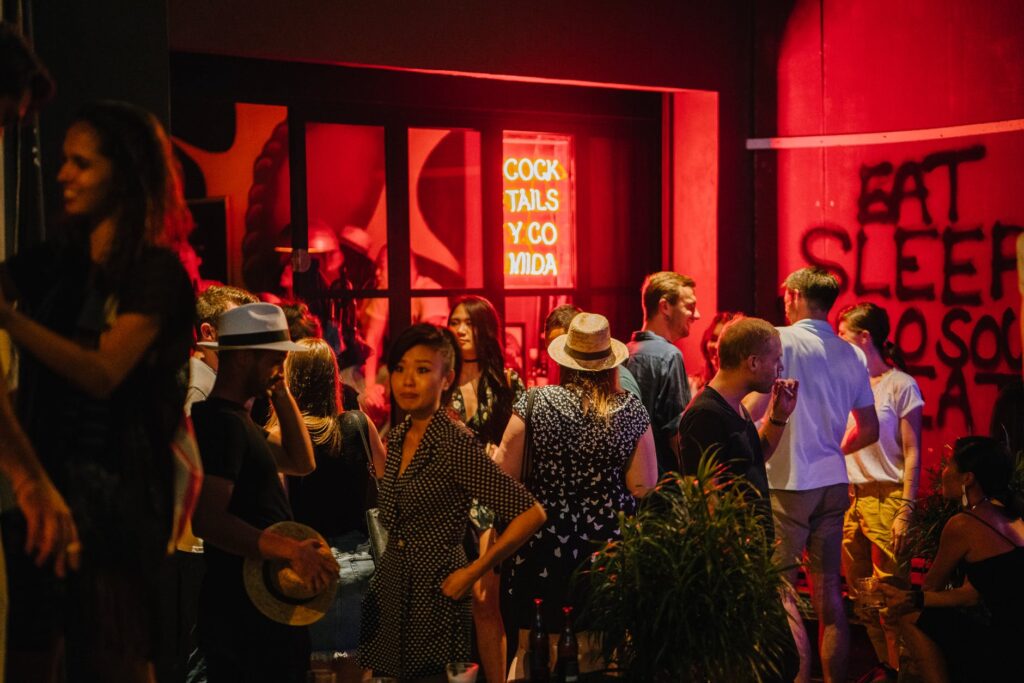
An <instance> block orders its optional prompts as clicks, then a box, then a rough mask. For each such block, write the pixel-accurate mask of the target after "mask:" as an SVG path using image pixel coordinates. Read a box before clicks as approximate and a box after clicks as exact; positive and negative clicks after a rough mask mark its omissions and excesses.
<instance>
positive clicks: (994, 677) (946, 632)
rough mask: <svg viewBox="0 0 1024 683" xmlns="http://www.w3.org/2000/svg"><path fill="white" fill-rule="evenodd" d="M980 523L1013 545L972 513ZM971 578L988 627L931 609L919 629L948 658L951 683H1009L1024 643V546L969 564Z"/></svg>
mask: <svg viewBox="0 0 1024 683" xmlns="http://www.w3.org/2000/svg"><path fill="white" fill-rule="evenodd" d="M964 514H967V515H970V516H971V517H974V518H975V519H977V520H978V521H980V522H981V523H982V524H985V525H986V526H988V527H989V528H991V529H992V531H993V532H994V533H997V534H999V535H1000V536H1002V537H1003V538H1004V539H1005V540H1006V541H1007V542H1008V543H1011V544H1013V541H1012V540H1011V539H1009V538H1007V537H1006V536H1004V535H1003V534H1002V533H1001V532H1000V531H998V530H997V529H995V527H992V526H991V525H990V524H989V523H988V522H986V521H985V520H983V519H981V518H980V517H978V516H977V515H973V514H971V513H970V512H966V511H965V512H964ZM964 570H965V573H966V575H967V580H968V581H970V582H971V585H972V586H974V588H975V589H976V590H977V591H978V593H979V594H980V595H981V600H982V603H983V604H984V606H985V607H986V608H987V611H988V613H989V615H990V619H989V621H988V623H985V622H983V621H980V620H978V619H975V618H972V617H973V613H969V614H967V615H965V614H964V612H963V611H962V610H958V609H951V608H948V607H930V608H925V609H924V610H923V611H922V612H921V616H920V617H919V618H918V620H917V626H918V628H920V629H921V630H922V631H924V633H925V634H926V635H927V636H928V637H929V638H931V639H932V640H934V641H935V642H936V644H938V646H939V648H940V649H941V650H942V652H943V654H944V655H945V656H946V663H947V666H948V668H949V675H950V680H951V681H971V682H972V683H974V682H978V681H1005V680H1014V678H1015V676H1016V675H1019V672H1018V673H1017V674H1015V675H1011V676H1009V677H1007V673H1008V672H1007V671H1006V670H1005V668H1006V667H1007V666H1016V665H1015V664H1013V662H1014V661H1015V660H1016V656H1015V655H1016V653H1017V651H1018V648H1020V646H1021V644H1022V643H1024V580H1022V578H1024V546H1015V547H1014V548H1013V549H1012V550H1008V551H1007V552H1005V553H1001V554H999V555H993V556H992V557H987V558H985V559H984V560H979V561H978V562H965V563H964Z"/></svg>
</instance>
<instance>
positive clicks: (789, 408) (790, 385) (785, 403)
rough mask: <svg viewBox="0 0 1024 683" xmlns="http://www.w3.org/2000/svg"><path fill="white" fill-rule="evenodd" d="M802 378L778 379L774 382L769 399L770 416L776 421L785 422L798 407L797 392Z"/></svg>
mask: <svg viewBox="0 0 1024 683" xmlns="http://www.w3.org/2000/svg"><path fill="white" fill-rule="evenodd" d="M799 389H800V380H797V379H777V380H775V383H774V384H772V392H771V398H769V400H768V417H770V418H771V419H773V420H775V421H776V422H785V421H786V420H788V419H789V416H790V415H792V414H793V411H794V410H795V409H796V398H797V392H798V390H799Z"/></svg>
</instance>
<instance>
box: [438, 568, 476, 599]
mask: <svg viewBox="0 0 1024 683" xmlns="http://www.w3.org/2000/svg"><path fill="white" fill-rule="evenodd" d="M475 581H476V579H475V578H473V572H471V571H470V570H469V567H463V568H461V569H456V570H455V571H453V572H452V573H451V574H449V575H448V578H446V579H445V580H444V581H443V582H442V583H441V592H442V593H444V594H445V595H446V596H448V597H449V598H451V599H452V600H461V599H462V598H464V597H466V593H468V592H469V589H470V588H472V587H473V583H474V582H475Z"/></svg>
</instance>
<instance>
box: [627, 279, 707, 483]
mask: <svg viewBox="0 0 1024 683" xmlns="http://www.w3.org/2000/svg"><path fill="white" fill-rule="evenodd" d="M696 286H697V283H696V282H694V280H693V278H690V277H687V276H685V275H680V274H679V273H674V272H672V271H667V270H664V271H661V272H658V273H652V274H651V275H648V276H647V278H646V279H645V280H644V284H643V289H642V296H643V305H644V326H643V329H641V330H639V331H637V332H634V333H633V337H632V339H631V340H630V342H629V358H628V359H627V360H626V367H627V368H628V369H629V371H630V372H631V373H633V376H634V377H636V381H637V384H638V385H639V386H640V394H641V398H640V400H641V401H642V402H643V404H644V407H645V408H647V413H648V414H649V415H650V417H651V427H652V428H653V429H654V445H655V449H656V450H657V453H658V474H659V475H661V474H663V473H664V472H668V471H672V470H678V469H679V448H678V442H679V437H678V431H679V418H680V416H681V415H682V413H683V409H684V408H686V404H687V403H689V402H690V387H689V384H687V381H686V368H685V367H684V366H683V353H682V352H681V351H680V350H679V349H678V348H677V347H676V346H675V342H676V341H678V340H679V339H682V338H683V337H686V336H688V335H689V334H690V324H691V323H693V322H694V321H695V320H700V311H698V310H697V295H696V294H694V292H693V290H694V287H696Z"/></svg>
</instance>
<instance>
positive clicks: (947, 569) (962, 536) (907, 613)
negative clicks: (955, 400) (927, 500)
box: [881, 436, 1024, 683]
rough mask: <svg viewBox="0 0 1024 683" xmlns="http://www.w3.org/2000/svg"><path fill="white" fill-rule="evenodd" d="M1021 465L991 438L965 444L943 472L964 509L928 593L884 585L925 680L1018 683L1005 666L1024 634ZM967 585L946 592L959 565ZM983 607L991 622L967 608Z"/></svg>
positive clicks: (942, 547) (929, 578)
mask: <svg viewBox="0 0 1024 683" xmlns="http://www.w3.org/2000/svg"><path fill="white" fill-rule="evenodd" d="M1013 471H1014V465H1013V460H1012V459H1011V457H1010V454H1009V453H1008V451H1007V450H1006V448H1005V447H1004V446H1002V445H1001V444H1000V443H999V442H998V441H996V440H994V439H991V438H989V437H981V436H971V437H964V438H962V439H958V440H957V442H956V444H955V446H954V449H953V457H952V458H951V459H950V460H949V462H948V463H947V465H946V467H945V469H944V470H943V472H942V494H943V496H945V497H946V498H952V499H956V498H961V499H962V501H963V504H964V509H963V511H962V512H960V513H958V514H956V515H954V516H953V517H952V518H951V519H950V520H949V522H947V523H946V526H945V528H944V529H943V530H942V538H941V539H940V541H939V550H938V553H937V554H936V556H935V561H934V563H933V564H932V567H931V569H929V571H928V574H927V575H926V576H925V579H924V586H923V590H921V591H905V590H901V589H899V588H896V587H894V586H891V585H883V586H882V588H881V590H882V591H883V593H884V594H885V597H886V603H887V605H888V607H889V610H890V613H898V614H900V613H901V614H902V616H901V617H900V622H899V623H900V630H901V632H902V635H903V639H904V642H905V643H906V645H907V647H908V648H909V650H910V653H911V655H912V657H913V658H914V660H915V661H916V663H917V667H918V671H919V673H920V675H921V678H922V680H924V681H926V682H927V683H932V682H935V681H972V682H976V681H996V680H1000V681H1002V680H1012V679H1013V678H1014V676H1019V671H1018V672H1017V673H1016V674H1011V675H1009V676H1008V675H1007V674H1006V673H1005V671H1004V668H1005V667H1007V666H1010V665H1011V664H1010V662H1011V660H1013V659H1014V657H1013V655H1014V653H1015V648H1016V647H1019V646H1020V643H1021V642H1024V641H1022V637H1024V626H1022V624H1024V622H1022V621H1021V615H1022V614H1024V582H1022V581H1021V577H1022V576H1024V521H1021V518H1020V517H1021V503H1022V500H1021V497H1020V492H1019V491H1013V490H1011V488H1010V482H1011V479H1012V475H1013ZM961 565H962V568H963V570H964V573H965V575H966V580H965V581H964V583H963V585H962V586H960V587H959V588H952V589H946V586H947V584H949V583H950V579H951V577H952V576H953V573H954V571H955V570H956V569H957V567H958V566H961ZM979 601H981V602H983V603H984V605H985V606H986V607H987V608H988V610H989V612H990V614H991V623H990V624H987V625H986V624H982V623H976V622H975V621H974V620H972V619H967V618H965V617H964V615H963V614H961V613H960V611H959V610H953V609H949V608H952V607H963V606H968V605H974V604H976V603H978V602H979Z"/></svg>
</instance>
